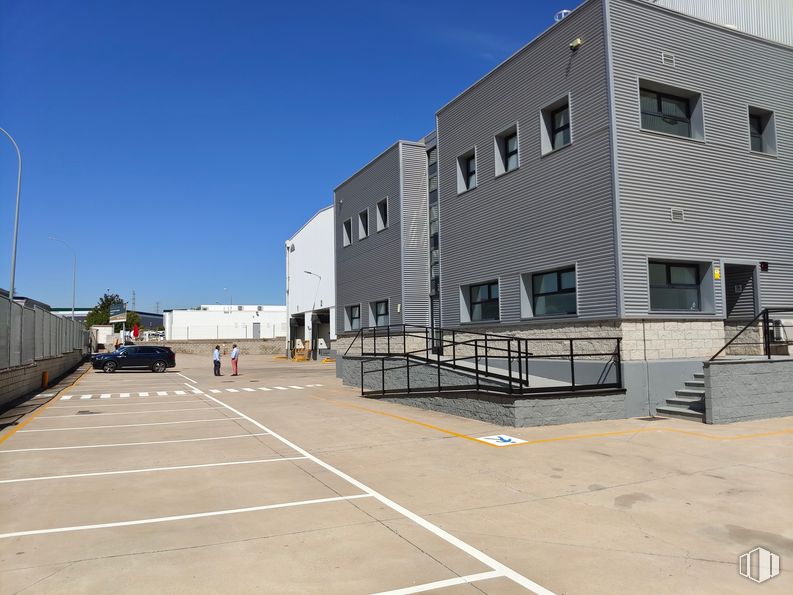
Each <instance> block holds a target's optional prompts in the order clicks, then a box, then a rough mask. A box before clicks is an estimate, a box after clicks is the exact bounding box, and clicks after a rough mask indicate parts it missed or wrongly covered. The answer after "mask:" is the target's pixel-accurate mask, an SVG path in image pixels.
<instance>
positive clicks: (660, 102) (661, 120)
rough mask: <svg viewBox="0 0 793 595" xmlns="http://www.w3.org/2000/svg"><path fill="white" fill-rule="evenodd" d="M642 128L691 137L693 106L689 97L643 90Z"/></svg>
mask: <svg viewBox="0 0 793 595" xmlns="http://www.w3.org/2000/svg"><path fill="white" fill-rule="evenodd" d="M640 94H641V110H642V128H647V129H649V130H657V131H658V132H666V133H667V134H676V135H678V136H688V137H690V136H691V104H690V102H689V98H688V97H679V96H676V95H671V94H669V93H662V92H660V91H652V90H650V89H641V92H640Z"/></svg>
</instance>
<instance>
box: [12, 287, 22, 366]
mask: <svg viewBox="0 0 793 595" xmlns="http://www.w3.org/2000/svg"><path fill="white" fill-rule="evenodd" d="M21 338H22V306H20V305H19V304H16V303H14V302H11V337H10V341H11V345H10V348H11V358H10V363H11V367H14V366H18V365H20V363H21V361H22V341H21Z"/></svg>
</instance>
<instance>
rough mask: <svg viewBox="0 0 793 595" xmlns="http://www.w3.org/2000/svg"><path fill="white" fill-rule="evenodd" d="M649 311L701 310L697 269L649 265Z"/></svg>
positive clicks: (657, 264)
mask: <svg viewBox="0 0 793 595" xmlns="http://www.w3.org/2000/svg"><path fill="white" fill-rule="evenodd" d="M650 309H651V310H694V311H699V310H701V309H702V307H701V303H700V291H699V267H698V266H697V265H695V264H676V263H669V262H651V263H650Z"/></svg>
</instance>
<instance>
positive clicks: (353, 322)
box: [347, 305, 361, 331]
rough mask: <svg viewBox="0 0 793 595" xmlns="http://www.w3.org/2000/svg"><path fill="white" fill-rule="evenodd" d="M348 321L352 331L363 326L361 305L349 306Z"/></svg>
mask: <svg viewBox="0 0 793 595" xmlns="http://www.w3.org/2000/svg"><path fill="white" fill-rule="evenodd" d="M347 322H348V324H349V330H351V331H357V330H358V329H360V328H361V306H359V305H355V306H347Z"/></svg>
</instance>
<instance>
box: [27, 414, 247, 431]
mask: <svg viewBox="0 0 793 595" xmlns="http://www.w3.org/2000/svg"><path fill="white" fill-rule="evenodd" d="M230 419H242V418H241V417H215V418H212V419H189V420H186V421H158V422H155V423H150V424H122V425H114V426H79V427H75V428H47V429H45V430H19V433H20V434H21V433H23V432H67V431H70V430H104V429H107V428H135V427H140V426H168V425H175V424H198V423H204V422H209V421H227V420H230Z"/></svg>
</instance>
